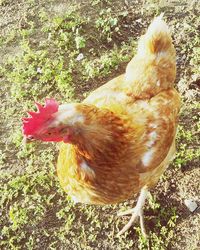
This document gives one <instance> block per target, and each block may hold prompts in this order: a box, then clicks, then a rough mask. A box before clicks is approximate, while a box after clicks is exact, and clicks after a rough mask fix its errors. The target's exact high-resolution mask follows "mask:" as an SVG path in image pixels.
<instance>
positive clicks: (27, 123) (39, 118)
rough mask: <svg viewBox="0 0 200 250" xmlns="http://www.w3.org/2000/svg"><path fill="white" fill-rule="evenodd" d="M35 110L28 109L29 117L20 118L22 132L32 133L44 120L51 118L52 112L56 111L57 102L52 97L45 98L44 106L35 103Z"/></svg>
mask: <svg viewBox="0 0 200 250" xmlns="http://www.w3.org/2000/svg"><path fill="white" fill-rule="evenodd" d="M35 104H36V106H37V112H32V111H29V112H28V114H29V115H30V117H26V118H22V121H23V134H24V135H26V136H27V135H33V134H34V133H35V132H36V131H37V130H38V129H39V128H40V127H41V126H42V125H43V124H44V123H45V122H46V121H48V120H49V119H51V118H52V114H54V113H56V112H57V111H58V106H59V105H58V103H57V102H56V101H55V100H54V99H46V100H45V105H44V107H43V106H42V105H41V104H39V103H37V102H36V103H35Z"/></svg>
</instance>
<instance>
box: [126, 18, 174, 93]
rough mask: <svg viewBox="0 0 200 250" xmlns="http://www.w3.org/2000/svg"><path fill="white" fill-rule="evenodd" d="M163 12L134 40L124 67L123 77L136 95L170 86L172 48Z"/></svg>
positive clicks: (172, 61) (172, 70) (157, 91)
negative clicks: (133, 50)
mask: <svg viewBox="0 0 200 250" xmlns="http://www.w3.org/2000/svg"><path fill="white" fill-rule="evenodd" d="M162 18H163V14H162V15H160V16H158V17H156V18H155V19H154V20H153V22H152V23H151V24H150V26H149V28H148V29H147V32H146V34H145V35H143V36H142V37H141V38H140V40H139V43H138V51H137V53H136V55H135V56H134V57H133V59H132V60H131V61H130V62H129V63H128V65H127V67H126V73H125V80H126V82H127V83H128V84H129V85H130V86H133V87H132V92H133V95H134V96H136V97H137V98H149V97H150V96H154V95H156V94H157V93H159V91H162V90H164V89H168V88H171V87H173V83H174V80H175V77H176V52H175V48H174V46H173V44H172V38H171V35H170V31H169V28H168V26H167V24H166V23H165V22H164V21H163V19H162Z"/></svg>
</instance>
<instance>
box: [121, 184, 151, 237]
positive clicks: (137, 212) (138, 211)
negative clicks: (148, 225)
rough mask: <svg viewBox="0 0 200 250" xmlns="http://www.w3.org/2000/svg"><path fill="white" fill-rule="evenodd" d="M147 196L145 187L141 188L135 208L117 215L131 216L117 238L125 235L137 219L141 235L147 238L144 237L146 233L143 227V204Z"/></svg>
mask: <svg viewBox="0 0 200 250" xmlns="http://www.w3.org/2000/svg"><path fill="white" fill-rule="evenodd" d="M147 195H148V189H147V187H144V188H142V190H141V193H140V196H139V198H138V201H137V204H136V206H135V207H134V208H132V209H128V210H127V211H125V212H119V213H118V214H117V215H118V216H123V215H127V214H132V216H131V218H130V220H129V222H128V223H127V224H126V225H125V226H124V227H123V228H122V230H121V231H119V233H118V234H117V236H120V235H122V234H123V233H125V232H126V231H127V230H128V229H129V228H130V227H131V226H132V225H133V223H134V222H135V220H136V219H137V218H138V217H139V218H140V227H141V231H142V234H143V235H144V236H145V237H146V236H147V235H146V231H145V226H144V217H143V206H144V204H145V200H146V198H147Z"/></svg>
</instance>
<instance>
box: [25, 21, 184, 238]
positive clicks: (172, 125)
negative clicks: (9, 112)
mask: <svg viewBox="0 0 200 250" xmlns="http://www.w3.org/2000/svg"><path fill="white" fill-rule="evenodd" d="M175 58H176V55H175V49H174V46H173V44H172V38H171V35H170V32H169V29H168V27H167V24H166V23H165V22H164V21H163V19H162V16H159V17H156V18H155V19H154V20H153V22H152V23H151V25H150V26H149V28H148V30H147V32H146V34H145V35H143V36H142V37H141V38H140V40H139V43H138V50H137V53H136V55H135V57H134V58H133V59H132V60H131V61H130V62H129V63H128V65H127V67H126V71H125V73H124V74H122V75H120V76H118V77H116V78H114V79H113V80H111V81H109V82H108V83H106V84H104V85H103V86H101V87H99V88H98V89H96V90H95V91H93V92H92V93H91V94H90V95H89V96H88V97H87V98H86V99H85V100H84V101H83V102H82V103H70V104H69V103H68V104H62V105H59V104H58V103H57V102H56V101H55V100H54V99H46V103H45V105H44V106H42V105H41V104H39V103H36V105H37V109H38V110H37V112H28V113H29V117H27V118H23V134H24V137H25V138H26V140H28V141H33V140H40V141H45V142H61V145H60V152H59V156H58V162H57V174H58V178H59V180H60V184H61V186H62V187H63V189H64V190H65V191H66V192H67V193H68V194H69V196H70V197H71V198H72V199H73V200H74V201H75V202H81V203H88V204H101V205H105V204H115V203H119V202H122V201H125V200H127V199H129V198H131V197H132V195H133V194H134V193H140V195H139V198H138V201H137V204H136V206H135V207H134V208H133V209H130V210H128V211H127V212H123V213H121V214H119V215H125V214H131V219H130V221H129V222H128V224H127V225H125V227H124V228H123V229H122V230H121V231H120V232H119V233H118V235H121V234H122V233H124V232H125V231H126V230H128V229H129V228H130V227H131V225H132V224H133V222H134V221H135V220H136V218H139V219H140V226H141V231H142V233H143V234H144V235H145V234H146V232H145V226H144V219H143V206H144V204H145V200H146V198H147V196H148V190H149V189H150V188H152V187H153V186H155V185H156V184H157V182H158V180H159V177H160V176H161V175H162V173H163V172H164V170H165V169H166V167H167V166H168V165H169V162H170V160H171V159H172V158H173V156H174V153H175V135H176V130H177V120H178V113H179V109H180V96H179V94H178V93H177V91H176V90H175V88H174V80H175V76H176V63H175V60H176V59H175Z"/></svg>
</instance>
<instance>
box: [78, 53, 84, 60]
mask: <svg viewBox="0 0 200 250" xmlns="http://www.w3.org/2000/svg"><path fill="white" fill-rule="evenodd" d="M83 58H84V56H83V53H80V54H79V55H78V56H77V58H76V60H77V61H81V60H82V59H83Z"/></svg>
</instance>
